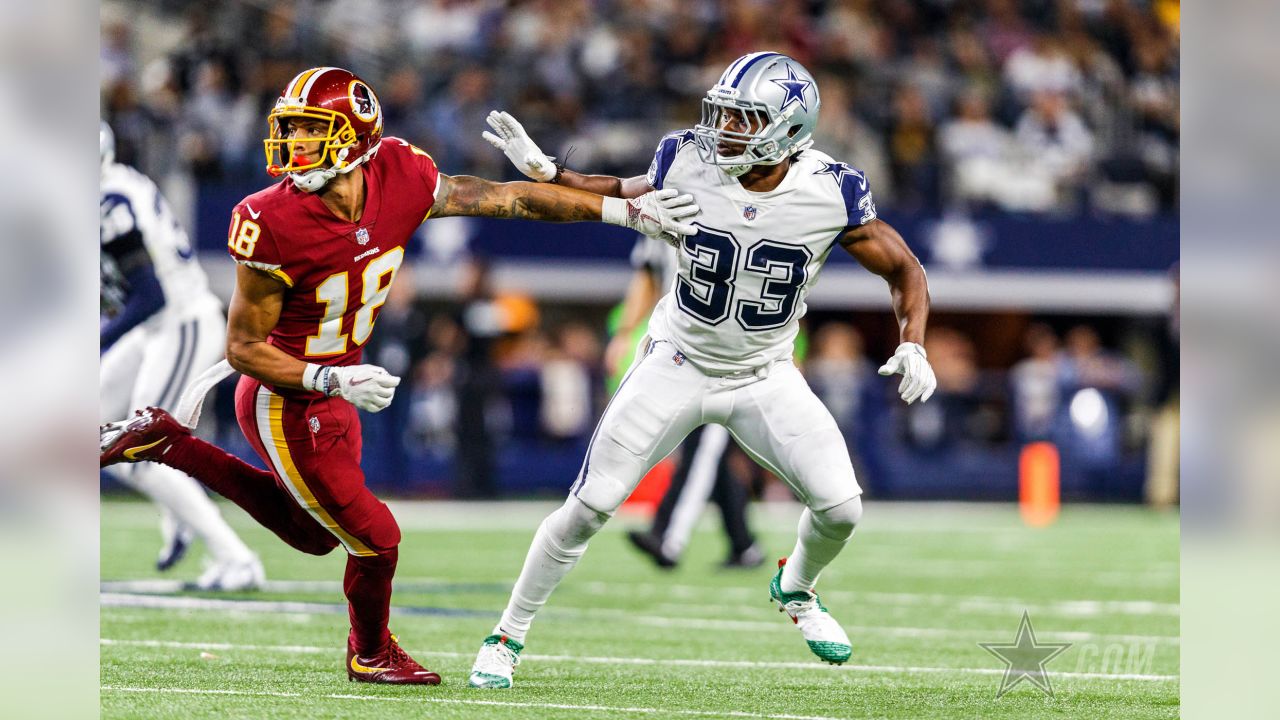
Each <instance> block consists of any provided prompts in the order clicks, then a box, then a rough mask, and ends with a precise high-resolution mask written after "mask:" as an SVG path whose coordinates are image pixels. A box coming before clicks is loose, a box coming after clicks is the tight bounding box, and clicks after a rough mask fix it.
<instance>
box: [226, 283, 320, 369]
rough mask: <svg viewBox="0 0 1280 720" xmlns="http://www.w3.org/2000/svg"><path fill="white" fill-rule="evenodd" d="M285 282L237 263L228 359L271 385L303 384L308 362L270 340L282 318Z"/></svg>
mask: <svg viewBox="0 0 1280 720" xmlns="http://www.w3.org/2000/svg"><path fill="white" fill-rule="evenodd" d="M284 291H285V286H284V283H282V282H280V281H279V280H276V279H275V278H273V277H271V276H270V275H267V274H266V273H264V272H262V271H260V270H255V269H253V268H251V267H247V266H245V265H237V266H236V289H235V293H234V294H232V296H231V308H230V309H229V311H228V313H227V362H229V363H231V367H233V368H235V369H236V370H237V371H238V372H241V373H244V374H245V375H248V376H249V377H251V378H254V379H255V380H260V381H262V382H264V383H268V384H271V385H278V386H284V387H292V388H299V389H301V388H302V373H303V371H304V370H305V369H306V366H307V365H306V363H304V362H302V361H301V360H298V359H297V358H293V357H290V356H289V355H287V354H285V352H284V351H283V350H280V349H279V348H276V347H275V346H273V345H268V344H267V336H268V335H270V334H271V331H272V330H274V329H275V327H276V324H277V323H279V322H280V309H281V308H282V307H283V306H284Z"/></svg>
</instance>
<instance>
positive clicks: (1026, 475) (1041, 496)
mask: <svg viewBox="0 0 1280 720" xmlns="http://www.w3.org/2000/svg"><path fill="white" fill-rule="evenodd" d="M1060 468H1061V464H1060V462H1059V458H1058V448H1057V446H1056V445H1054V444H1053V443H1051V442H1033V443H1030V444H1029V445H1027V446H1026V447H1024V448H1022V457H1021V458H1020V459H1019V460H1018V509H1019V510H1021V512H1022V520H1023V522H1025V523H1026V524H1028V525H1030V526H1032V527H1044V526H1046V525H1050V524H1052V523H1053V521H1054V520H1056V519H1057V517H1058V509H1059V507H1060V506H1061V501H1062V494H1061V491H1060V488H1059V485H1058V477H1059V471H1060Z"/></svg>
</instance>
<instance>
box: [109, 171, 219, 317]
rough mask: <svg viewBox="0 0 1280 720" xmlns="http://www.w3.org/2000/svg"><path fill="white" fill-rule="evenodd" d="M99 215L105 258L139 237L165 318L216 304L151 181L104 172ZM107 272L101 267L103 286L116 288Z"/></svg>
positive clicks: (130, 173)
mask: <svg viewBox="0 0 1280 720" xmlns="http://www.w3.org/2000/svg"><path fill="white" fill-rule="evenodd" d="M100 209H101V222H100V227H99V229H100V231H101V241H102V249H103V257H104V258H106V257H107V256H108V255H109V254H110V253H109V252H108V250H109V246H110V245H111V244H113V243H117V242H121V241H122V240H123V239H124V238H126V237H129V238H132V237H137V236H140V237H141V239H142V244H143V246H144V247H145V248H146V251H147V255H148V257H149V258H150V260H151V264H152V267H153V269H154V271H155V274H156V279H157V280H158V281H159V283H160V287H161V289H162V290H163V291H164V300H165V309H164V313H165V314H167V315H169V316H184V315H186V314H188V313H191V312H195V311H197V308H198V306H201V305H202V304H205V303H209V302H214V303H216V302H218V301H217V299H216V298H215V297H214V296H213V294H212V293H211V292H210V291H209V281H208V278H207V277H206V276H205V274H204V270H202V269H201V268H200V264H199V263H198V262H197V261H196V259H195V253H194V251H193V250H192V247H191V242H190V240H189V239H188V237H187V233H186V231H185V230H183V229H182V225H181V224H180V223H179V222H178V220H177V218H175V217H174V214H173V211H172V210H171V209H170V208H169V204H168V203H167V202H166V201H165V199H164V197H163V196H162V195H161V194H160V189H159V188H158V187H156V184H155V183H154V182H152V180H151V178H149V177H147V176H146V175H143V174H142V173H140V172H138V171H137V170H135V169H133V168H131V167H129V166H127V165H120V164H113V165H110V166H108V167H107V168H106V170H105V171H104V172H103V176H102V195H101V204H100ZM109 266H110V263H109V262H107V261H104V262H103V282H104V283H106V282H107V281H108V280H109V279H110V280H111V281H112V282H115V277H114V275H112V274H111V273H110V272H109V271H110V269H111V268H110V267H109ZM109 276H110V277H109Z"/></svg>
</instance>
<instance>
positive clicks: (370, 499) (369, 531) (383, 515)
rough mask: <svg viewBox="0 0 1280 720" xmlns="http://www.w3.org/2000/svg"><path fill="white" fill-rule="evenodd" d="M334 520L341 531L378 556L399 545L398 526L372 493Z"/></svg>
mask: <svg viewBox="0 0 1280 720" xmlns="http://www.w3.org/2000/svg"><path fill="white" fill-rule="evenodd" d="M335 519H336V520H338V524H339V525H340V526H342V529H343V530H345V531H346V532H347V533H350V534H351V536H352V537H354V538H355V539H356V540H359V541H360V543H361V544H362V545H364V546H365V547H367V548H368V549H370V550H372V551H373V552H375V553H377V554H379V555H383V554H386V553H388V552H390V551H392V550H395V549H396V548H397V547H398V546H399V545H400V524H399V523H397V522H396V518H395V516H394V515H392V514H391V510H390V509H389V508H388V507H387V506H386V504H385V503H383V502H380V501H379V500H378V499H377V498H375V497H374V496H373V494H372V493H368V494H367V496H365V497H363V498H361V499H359V500H357V501H356V502H355V503H352V505H351V506H348V507H346V508H343V510H342V512H341V513H339V515H338V517H336V518H335Z"/></svg>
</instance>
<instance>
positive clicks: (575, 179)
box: [556, 170, 653, 198]
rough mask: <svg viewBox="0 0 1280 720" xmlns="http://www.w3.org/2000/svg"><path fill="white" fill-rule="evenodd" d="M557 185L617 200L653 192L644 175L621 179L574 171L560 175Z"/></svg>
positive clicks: (566, 171) (567, 171)
mask: <svg viewBox="0 0 1280 720" xmlns="http://www.w3.org/2000/svg"><path fill="white" fill-rule="evenodd" d="M556 184H557V185H563V186H564V187H571V188H577V189H579V190H586V191H587V192H590V193H595V194H596V195H605V196H607V197H616V198H638V197H640V196H641V195H643V194H645V193H647V192H649V191H650V190H653V187H651V186H650V185H649V179H648V178H647V177H645V176H644V175H637V176H635V177H631V178H619V177H614V176H612V175H583V174H582V173H579V172H574V171H572V170H565V171H564V172H562V173H560V179H559V180H558V181H557V182H556Z"/></svg>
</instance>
